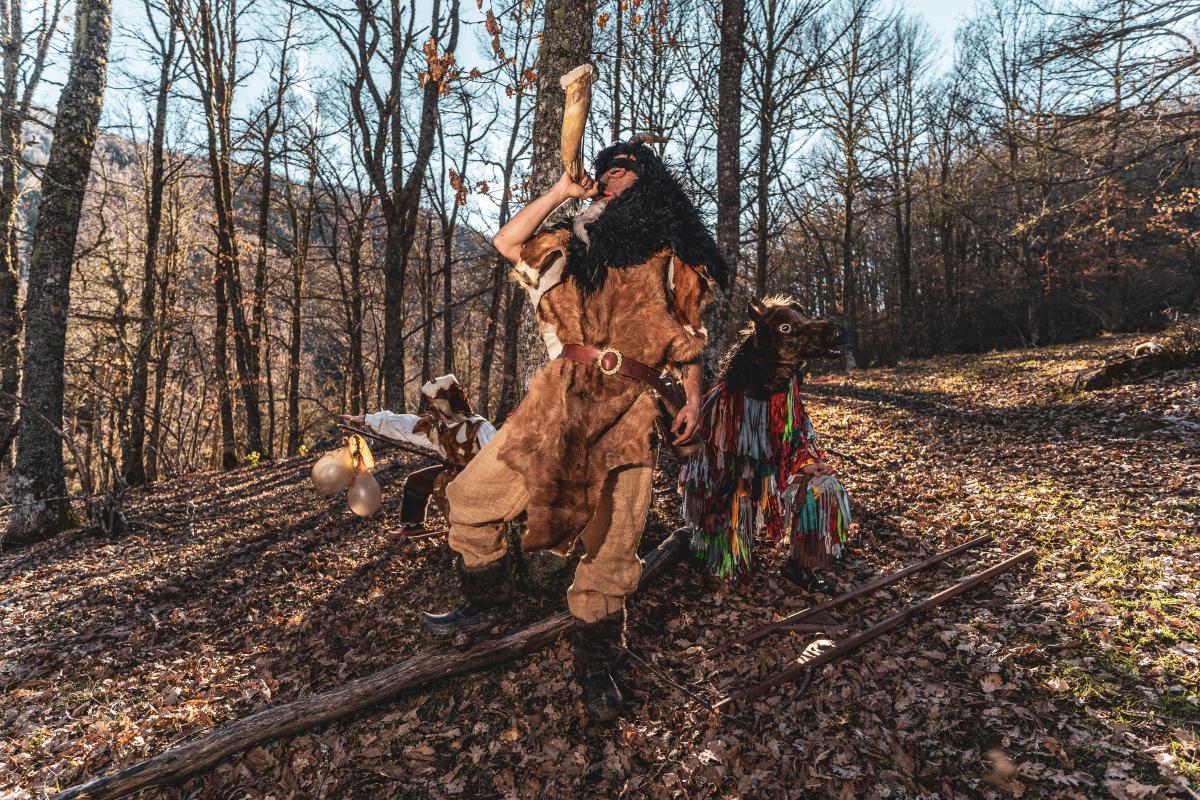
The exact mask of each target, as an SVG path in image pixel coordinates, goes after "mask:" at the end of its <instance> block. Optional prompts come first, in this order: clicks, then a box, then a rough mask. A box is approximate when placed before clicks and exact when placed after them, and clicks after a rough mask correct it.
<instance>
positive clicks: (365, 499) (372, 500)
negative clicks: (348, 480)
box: [346, 470, 383, 517]
mask: <svg viewBox="0 0 1200 800" xmlns="http://www.w3.org/2000/svg"><path fill="white" fill-rule="evenodd" d="M382 501H383V492H382V491H380V489H379V481H377V480H375V476H374V475H372V474H371V473H370V472H367V471H365V470H360V471H359V473H358V476H357V477H356V478H355V479H354V483H352V484H350V491H349V492H347V493H346V502H347V503H348V504H349V506H350V510H351V511H353V512H354V513H355V514H358V515H359V516H360V517H369V516H371V515H372V514H374V513H375V512H376V511H378V510H379V504H380V503H381V502H382Z"/></svg>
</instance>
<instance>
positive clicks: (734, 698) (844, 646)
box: [713, 547, 1034, 711]
mask: <svg viewBox="0 0 1200 800" xmlns="http://www.w3.org/2000/svg"><path fill="white" fill-rule="evenodd" d="M1033 556H1034V549H1033V548H1032V547H1030V548H1029V549H1027V550H1022V551H1021V552H1019V553H1017V554H1016V555H1015V556H1013V557H1012V558H1009V559H1005V560H1004V561H1001V562H1000V563H999V564H997V565H996V566H994V567H990V568H988V569H985V570H984V571H983V572H977V573H975V574H974V575H970V576H968V577H966V578H963V579H962V580H961V581H959V582H958V583H956V584H954V585H953V586H951V587H950V588H948V589H943V590H942V591H940V592H938V593H937V594H934V595H930V596H929V597H926V598H925V599H924V600H922V601H920V602H919V603H913V604H912V605H911V606H909V607H908V608H906V609H904V610H903V611H899V612H897V613H895V614H893V615H891V616H890V617H887V618H885V619H883V620H881V621H879V622H877V623H875V624H874V625H872V626H871V627H869V628H867V629H866V630H864V631H861V632H859V633H856V634H854V635H853V636H851V637H850V638H849V639H846V640H844V641H841V642H838V643H837V644H835V645H834V646H833V647H831V648H829V649H828V650H825V651H824V652H822V653H821V654H820V655H818V656H817V657H815V658H812V659H809V660H808V661H805V662H804V663H802V664H796V665H794V666H791V667H788V668H787V669H785V670H782V671H780V672H777V673H775V674H774V675H772V676H771V677H770V678H767V680H765V681H763V682H762V683H760V684H757V685H755V686H751V687H750V688H749V689H745V690H743V691H741V692H737V693H735V694H732V695H730V696H728V697H725V698H722V699H721V700H720V701H718V702H717V704H716V705H715V706H713V709H714V710H716V711H721V710H723V709H726V708H730V707H731V706H734V705H736V704H738V703H742V702H745V701H747V700H753V699H754V698H756V697H758V696H760V695H762V694H763V693H764V692H766V691H767V690H768V689H770V688H772V687H774V686H778V685H779V684H781V683H788V682H790V681H794V680H796V679H797V678H799V677H801V676H802V675H803V674H804V673H805V672H806V671H808V670H810V669H816V668H817V667H820V666H822V665H824V664H828V663H829V662H830V661H833V660H834V659H836V658H841V657H842V656H844V655H846V654H847V653H849V652H850V651H851V650H854V649H856V648H858V647H860V646H862V645H864V644H866V643H867V642H869V641H871V640H872V639H875V638H876V637H878V636H880V635H881V634H884V633H887V632H888V631H890V630H891V629H892V628H897V627H899V626H900V625H903V624H904V623H906V622H909V621H910V620H912V618H913V617H915V616H916V615H917V614H920V613H921V612H922V611H928V610H929V609H931V608H933V607H934V606H936V605H940V604H942V603H944V602H946V601H947V600H949V599H951V598H952V597H958V596H959V595H960V594H962V593H963V592H965V591H967V590H968V589H972V588H974V587H976V586H978V585H979V584H981V583H984V582H985V581H989V580H991V579H992V578H994V577H996V576H997V575H999V574H1000V573H1001V572H1005V571H1006V570H1009V569H1012V568H1013V567H1015V566H1016V565H1017V564H1020V563H1021V562H1023V561H1028V560H1029V559H1031V558H1033Z"/></svg>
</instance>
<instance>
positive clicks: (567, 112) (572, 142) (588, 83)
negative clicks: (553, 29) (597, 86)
mask: <svg viewBox="0 0 1200 800" xmlns="http://www.w3.org/2000/svg"><path fill="white" fill-rule="evenodd" d="M595 79H596V68H595V67H593V66H592V65H591V64H580V65H579V66H578V67H576V68H575V69H573V70H571V71H570V72H568V73H567V74H566V75H563V76H562V77H561V78H559V79H558V83H559V85H560V86H562V88H563V91H565V92H566V93H567V97H566V101H565V102H564V103H563V121H562V138H561V139H560V140H559V148H560V149H561V150H562V161H563V169H565V170H566V171H567V174H568V175H570V176H571V180H573V181H578V180H579V179H580V177H582V175H583V131H584V128H586V127H587V118H588V111H589V110H590V109H591V107H592V82H593V81H594V80H595Z"/></svg>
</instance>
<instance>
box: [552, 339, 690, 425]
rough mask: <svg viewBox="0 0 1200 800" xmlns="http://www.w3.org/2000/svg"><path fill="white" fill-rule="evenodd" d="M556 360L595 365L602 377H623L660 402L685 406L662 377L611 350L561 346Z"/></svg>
mask: <svg viewBox="0 0 1200 800" xmlns="http://www.w3.org/2000/svg"><path fill="white" fill-rule="evenodd" d="M558 357H559V358H565V359H567V360H568V361H578V362H580V363H582V364H595V365H596V366H597V367H598V368H599V370H600V371H601V372H603V373H604V374H605V375H624V376H625V377H627V378H633V379H634V380H637V381H641V382H642V383H644V384H647V385H648V386H650V388H652V389H654V390H655V391H656V392H658V393H659V394H660V395H662V398H663V399H664V400H666V401H667V402H668V403H669V404H671V405H673V406H675V407H676V408H677V409H678V408H683V406H684V405H685V404H686V403H687V398H686V397H684V395H683V392H681V391H679V388H678V387H677V386H675V385H674V384H673V383H670V382H668V381H667V380H666V379H664V378H663V377H662V373H660V372H657V371H655V369H654V368H653V367H648V366H646V365H645V364H643V363H642V362H640V361H635V360H634V359H632V358H629V357H628V356H625V355H622V353H621V351H620V350H618V349H616V348H615V347H604V348H600V347H592V346H591V345H586V344H564V345H563V348H562V352H561V353H559V354H558Z"/></svg>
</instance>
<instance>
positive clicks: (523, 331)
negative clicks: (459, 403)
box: [501, 0, 596, 413]
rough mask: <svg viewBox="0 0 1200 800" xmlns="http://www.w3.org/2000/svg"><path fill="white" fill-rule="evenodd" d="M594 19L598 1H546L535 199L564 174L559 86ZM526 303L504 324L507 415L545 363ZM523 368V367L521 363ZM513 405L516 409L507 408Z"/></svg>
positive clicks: (588, 44)
mask: <svg viewBox="0 0 1200 800" xmlns="http://www.w3.org/2000/svg"><path fill="white" fill-rule="evenodd" d="M595 19H596V0H547V1H546V18H545V23H544V25H543V27H542V36H541V44H540V46H539V47H538V58H537V67H536V70H535V71H536V72H537V76H538V92H537V103H536V104H535V106H534V109H533V163H532V169H531V170H530V177H529V184H528V186H529V193H530V196H531V197H537V196H538V195H540V194H542V193H543V192H545V191H546V190H547V189H549V188H550V187H551V186H553V185H554V183H555V181H557V180H558V178H559V176H560V175H561V174H562V169H563V164H562V155H561V149H560V138H561V133H562V115H563V103H564V101H565V100H566V93H565V92H564V91H563V89H562V87H561V86H560V85H559V83H558V79H559V78H561V77H562V76H563V75H564V74H566V73H567V72H569V71H570V70H572V69H574V68H575V67H577V66H579V65H580V64H583V63H586V62H587V61H588V59H589V58H590V57H591V52H592V30H593V25H594V24H595ZM524 307H525V303H524V297H523V296H522V297H521V298H520V299H517V298H516V297H515V296H514V302H513V303H512V304H511V305H510V307H509V311H510V319H508V320H505V323H506V324H505V342H504V348H505V361H506V363H507V361H508V354H509V347H510V342H509V327H510V326H509V323H510V322H513V321H514V320H513V319H511V317H512V316H513V315H514V314H515V315H516V318H515V322H516V323H517V325H516V326H514V327H513V329H512V331H511V333H512V336H513V337H514V338H515V339H519V341H513V342H512V343H511V345H512V346H514V347H516V348H517V349H516V351H514V359H513V363H514V365H516V366H517V371H516V374H515V375H512V376H510V375H508V374H506V375H505V381H506V382H507V381H509V379H510V377H511V378H513V379H515V380H516V382H515V383H513V384H511V385H509V384H507V383H506V387H505V392H504V396H503V397H502V398H501V406H502V408H503V410H504V412H505V413H507V412H508V411H510V410H511V409H512V408H513V407H514V406H515V402H514V401H515V394H516V393H517V392H523V390H524V387H525V386H528V385H529V381H530V380H531V379H532V378H533V375H534V374H535V373H536V372H537V371H538V369H540V368H541V366H542V364H544V363H546V349H545V346H544V345H543V343H542V338H541V336H540V334H539V333H538V329H537V323H536V322H535V320H534V316H533V311H534V309H530V312H529V313H528V314H521V313H520V312H521V309H522V308H524ZM517 362H519V364H518V363H517ZM510 402H512V405H509V403H510Z"/></svg>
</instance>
